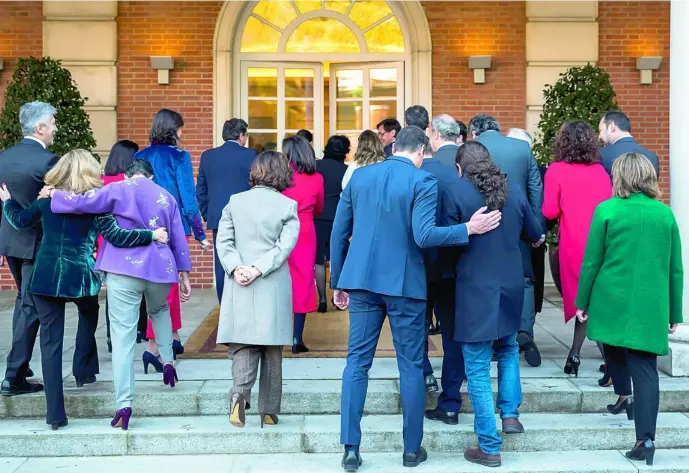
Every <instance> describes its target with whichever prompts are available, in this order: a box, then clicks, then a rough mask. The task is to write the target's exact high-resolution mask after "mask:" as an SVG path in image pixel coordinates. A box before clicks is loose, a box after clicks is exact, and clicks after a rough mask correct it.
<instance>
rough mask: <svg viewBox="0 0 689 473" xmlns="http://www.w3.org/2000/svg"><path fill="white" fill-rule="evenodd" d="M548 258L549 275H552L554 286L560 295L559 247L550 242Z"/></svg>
mask: <svg viewBox="0 0 689 473" xmlns="http://www.w3.org/2000/svg"><path fill="white" fill-rule="evenodd" d="M548 260H549V263H550V275H551V276H552V277H553V282H554V283H555V287H557V290H558V291H559V292H560V295H562V283H561V282H560V247H559V246H558V245H553V244H551V245H550V246H549V247H548Z"/></svg>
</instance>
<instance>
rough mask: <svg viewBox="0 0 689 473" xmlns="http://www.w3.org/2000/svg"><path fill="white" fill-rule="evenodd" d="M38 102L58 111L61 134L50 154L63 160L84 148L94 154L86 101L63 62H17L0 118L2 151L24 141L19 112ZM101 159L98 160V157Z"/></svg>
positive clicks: (47, 59)
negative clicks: (65, 156) (21, 108)
mask: <svg viewBox="0 0 689 473" xmlns="http://www.w3.org/2000/svg"><path fill="white" fill-rule="evenodd" d="M34 100H38V101H41V102H46V103H49V104H50V105H52V106H53V107H55V109H56V110H57V115H56V116H55V120H56V122H57V129H58V132H57V134H56V135H55V143H53V145H52V146H51V147H50V150H51V151H52V152H53V153H55V154H57V155H58V156H63V155H64V154H65V153H67V152H68V151H70V150H73V149H77V148H81V149H86V150H88V151H92V150H93V148H95V146H96V140H95V139H94V137H93V132H92V131H91V122H90V120H89V116H88V114H87V113H86V112H85V111H84V105H85V104H86V101H87V100H88V98H87V97H83V98H82V96H81V93H80V92H79V89H78V88H77V85H76V83H75V82H74V80H73V79H72V74H70V72H69V70H67V69H65V68H64V67H62V65H61V63H60V61H56V60H54V59H50V58H49V57H44V58H40V59H39V58H35V57H28V58H21V59H19V60H18V61H17V66H16V68H15V71H14V74H13V75H12V82H11V83H10V84H9V85H8V86H7V90H6V91H5V105H4V107H3V109H2V114H0V150H2V149H6V148H9V147H10V146H13V145H15V144H17V143H18V142H19V141H20V140H21V139H22V138H23V135H22V130H21V126H20V125H19V108H20V107H21V106H22V105H23V104H25V103H27V102H33V101H34ZM96 159H98V156H96Z"/></svg>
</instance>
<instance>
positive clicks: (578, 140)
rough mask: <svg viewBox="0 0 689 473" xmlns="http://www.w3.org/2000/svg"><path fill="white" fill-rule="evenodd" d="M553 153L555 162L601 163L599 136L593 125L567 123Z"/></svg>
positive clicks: (563, 126)
mask: <svg viewBox="0 0 689 473" xmlns="http://www.w3.org/2000/svg"><path fill="white" fill-rule="evenodd" d="M553 152H554V154H555V161H564V162H565V163H570V164H596V163H599V162H600V152H599V151H598V136H597V135H596V132H595V131H593V128H591V125H589V124H588V123H586V122H583V121H574V122H567V123H565V124H564V125H562V127H560V131H559V132H558V134H557V138H556V139H555V146H554V149H553Z"/></svg>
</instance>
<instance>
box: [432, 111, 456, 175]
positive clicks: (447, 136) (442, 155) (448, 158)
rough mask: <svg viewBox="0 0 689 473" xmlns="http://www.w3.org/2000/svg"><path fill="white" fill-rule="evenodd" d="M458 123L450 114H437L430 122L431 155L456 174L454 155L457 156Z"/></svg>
mask: <svg viewBox="0 0 689 473" xmlns="http://www.w3.org/2000/svg"><path fill="white" fill-rule="evenodd" d="M458 137H459V125H458V124H457V121H456V120H455V119H454V118H452V117H451V116H450V115H437V116H435V117H433V122H432V123H431V146H432V147H433V157H434V158H435V159H436V160H438V161H439V162H441V163H442V164H444V165H445V166H447V167H448V168H450V169H452V170H453V171H454V174H455V175H456V174H457V165H456V164H455V157H456V156H457V150H458V149H459V146H457V139H458Z"/></svg>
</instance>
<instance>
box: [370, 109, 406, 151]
mask: <svg viewBox="0 0 689 473" xmlns="http://www.w3.org/2000/svg"><path fill="white" fill-rule="evenodd" d="M376 129H377V130H378V138H380V141H381V142H382V143H383V151H385V157H386V158H389V157H390V156H392V144H393V143H394V142H395V138H396V137H397V135H398V134H399V132H400V130H401V129H402V127H401V126H400V122H398V121H397V120H395V119H394V118H386V119H385V120H383V121H382V122H380V123H379V124H377V125H376Z"/></svg>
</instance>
